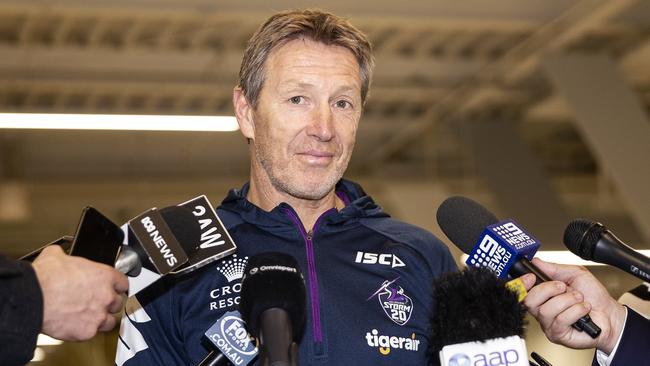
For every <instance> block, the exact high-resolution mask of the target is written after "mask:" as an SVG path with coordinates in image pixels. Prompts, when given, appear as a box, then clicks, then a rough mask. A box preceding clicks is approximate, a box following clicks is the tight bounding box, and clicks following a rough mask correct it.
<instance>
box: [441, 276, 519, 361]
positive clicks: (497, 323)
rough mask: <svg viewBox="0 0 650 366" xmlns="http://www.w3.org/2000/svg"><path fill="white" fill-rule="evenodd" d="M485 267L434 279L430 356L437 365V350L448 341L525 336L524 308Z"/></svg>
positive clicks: (514, 294) (453, 342) (448, 342)
mask: <svg viewBox="0 0 650 366" xmlns="http://www.w3.org/2000/svg"><path fill="white" fill-rule="evenodd" d="M506 282H507V281H506V280H503V279H499V278H497V277H496V276H495V275H494V273H492V272H491V271H490V270H488V269H485V268H476V267H470V268H467V269H465V270H462V271H459V272H451V273H448V274H446V275H443V276H442V277H440V278H438V279H437V280H436V281H435V282H434V306H433V314H434V316H433V319H432V322H431V328H432V329H431V330H432V333H431V343H430V347H429V359H430V360H431V363H432V364H433V365H439V363H440V360H439V356H438V353H439V352H440V350H441V349H442V348H443V347H444V346H447V345H451V344H457V343H465V342H472V341H485V340H488V339H493V338H504V337H509V336H513V335H518V336H520V337H523V336H524V326H525V322H524V316H525V313H526V311H525V309H524V307H523V305H522V304H520V303H519V302H518V300H517V294H516V293H515V292H513V291H512V290H510V289H508V288H507V287H506Z"/></svg>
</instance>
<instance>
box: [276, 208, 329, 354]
mask: <svg viewBox="0 0 650 366" xmlns="http://www.w3.org/2000/svg"><path fill="white" fill-rule="evenodd" d="M331 210H335V209H331ZM284 211H285V213H286V214H287V215H288V216H289V218H290V219H291V221H293V223H294V224H295V225H296V226H297V227H298V229H299V230H300V234H301V235H302V237H303V239H304V241H305V252H306V254H307V270H308V272H309V278H308V279H309V298H310V300H311V317H312V319H313V320H312V332H313V334H314V341H315V342H318V343H322V342H323V330H322V328H321V323H320V297H319V295H318V276H317V274H316V262H315V260H314V242H313V237H314V233H315V232H316V229H318V225H319V224H320V222H321V219H322V218H323V217H325V215H327V214H328V213H329V211H330V210H327V211H325V212H324V213H323V214H321V215H320V216H319V217H318V219H317V220H316V223H315V224H314V228H313V229H312V230H310V231H309V232H307V231H306V230H305V227H304V225H303V224H302V221H300V218H299V217H298V216H297V215H296V214H295V213H294V212H293V210H291V209H289V208H285V209H284Z"/></svg>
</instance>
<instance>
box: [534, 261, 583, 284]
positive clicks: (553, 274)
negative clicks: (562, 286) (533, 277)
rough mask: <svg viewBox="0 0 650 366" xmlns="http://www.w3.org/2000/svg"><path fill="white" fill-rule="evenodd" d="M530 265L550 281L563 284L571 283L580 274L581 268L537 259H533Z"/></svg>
mask: <svg viewBox="0 0 650 366" xmlns="http://www.w3.org/2000/svg"><path fill="white" fill-rule="evenodd" d="M532 263H533V264H534V265H536V266H537V268H539V269H540V270H542V272H544V273H545V274H546V275H547V276H548V277H550V278H551V279H552V280H555V281H562V282H564V283H571V282H572V281H573V279H575V278H576V276H577V275H578V274H580V273H581V272H582V269H581V267H578V266H571V265H567V264H557V263H551V262H546V261H543V260H541V259H539V258H533V260H532Z"/></svg>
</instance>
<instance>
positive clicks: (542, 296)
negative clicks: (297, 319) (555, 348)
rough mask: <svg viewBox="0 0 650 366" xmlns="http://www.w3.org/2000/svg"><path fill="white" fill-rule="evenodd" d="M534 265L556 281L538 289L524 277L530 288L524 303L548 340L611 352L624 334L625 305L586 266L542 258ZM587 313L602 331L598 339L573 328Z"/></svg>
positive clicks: (527, 277)
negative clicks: (558, 262)
mask: <svg viewBox="0 0 650 366" xmlns="http://www.w3.org/2000/svg"><path fill="white" fill-rule="evenodd" d="M533 264H534V265H536V266H537V267H538V268H539V269H541V270H542V271H544V273H546V274H547V275H548V276H549V277H550V278H551V280H552V281H548V282H544V283H542V284H540V285H537V286H534V279H533V278H532V275H530V274H527V275H524V276H522V277H521V279H522V281H524V283H525V284H526V287H527V288H529V289H530V290H529V291H528V296H527V297H526V299H524V304H525V305H526V307H527V308H528V311H529V312H530V313H531V314H532V315H533V316H534V317H535V318H536V319H537V321H538V322H539V323H540V325H541V327H542V330H543V331H544V334H546V337H547V338H548V339H549V340H551V341H552V342H554V343H558V344H562V345H564V346H567V347H571V348H578V349H584V348H596V349H599V350H601V351H603V352H605V353H607V354H609V353H611V351H612V350H613V348H614V345H615V344H616V341H617V340H618V337H619V335H620V334H621V332H622V331H623V325H624V323H625V317H626V315H625V314H626V310H625V308H624V307H623V305H621V304H619V303H618V302H617V301H616V300H615V299H614V298H612V297H611V296H610V295H609V293H608V292H607V289H606V288H605V287H604V286H603V284H602V283H600V282H599V281H598V280H597V279H596V277H594V275H593V274H592V273H591V272H589V271H588V270H587V269H585V268H584V267H581V266H572V265H561V264H554V263H548V262H544V261H542V260H540V259H538V258H535V259H533ZM586 314H590V316H591V318H592V319H593V320H594V322H595V323H597V324H598V325H599V326H600V328H601V329H602V332H601V335H600V336H599V337H598V338H596V339H593V338H591V337H588V336H587V335H585V334H584V333H582V332H578V331H576V330H575V329H574V328H573V327H571V324H573V322H575V321H576V320H577V319H578V318H580V317H582V316H584V315H586Z"/></svg>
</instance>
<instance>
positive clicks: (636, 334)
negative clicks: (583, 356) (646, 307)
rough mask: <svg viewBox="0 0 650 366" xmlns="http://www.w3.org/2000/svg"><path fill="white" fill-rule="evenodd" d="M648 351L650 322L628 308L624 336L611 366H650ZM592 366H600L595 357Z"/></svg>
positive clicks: (649, 347) (649, 345) (649, 346)
mask: <svg viewBox="0 0 650 366" xmlns="http://www.w3.org/2000/svg"><path fill="white" fill-rule="evenodd" d="M648 349H650V320H648V319H646V318H644V317H643V316H641V315H640V314H639V313H637V312H636V311H634V310H632V309H630V308H629V307H628V308H627V319H626V320H625V328H624V329H623V335H622V337H621V341H620V342H619V344H618V349H617V350H616V354H615V355H614V358H613V359H612V362H611V363H610V366H629V365H635V366H650V358H648ZM592 365H594V366H598V365H599V364H598V361H597V360H596V356H595V355H594V358H593V361H592Z"/></svg>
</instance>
